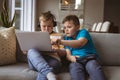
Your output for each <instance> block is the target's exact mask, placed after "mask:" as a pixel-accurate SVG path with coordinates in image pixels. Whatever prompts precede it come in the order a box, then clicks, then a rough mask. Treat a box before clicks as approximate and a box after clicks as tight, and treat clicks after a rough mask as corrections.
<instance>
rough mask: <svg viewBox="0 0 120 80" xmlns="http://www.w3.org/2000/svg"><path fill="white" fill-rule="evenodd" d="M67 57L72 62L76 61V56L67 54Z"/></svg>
mask: <svg viewBox="0 0 120 80" xmlns="http://www.w3.org/2000/svg"><path fill="white" fill-rule="evenodd" d="M67 59H68V60H69V61H71V62H76V56H67Z"/></svg>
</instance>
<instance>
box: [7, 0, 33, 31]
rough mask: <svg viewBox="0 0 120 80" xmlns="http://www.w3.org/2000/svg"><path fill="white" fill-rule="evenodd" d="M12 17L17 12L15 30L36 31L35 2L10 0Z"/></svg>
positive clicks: (30, 0) (31, 0)
mask: <svg viewBox="0 0 120 80" xmlns="http://www.w3.org/2000/svg"><path fill="white" fill-rule="evenodd" d="M9 6H10V9H11V15H12V16H13V14H14V12H16V22H15V24H14V25H15V28H16V29H18V30H21V31H35V27H34V26H35V0H9Z"/></svg>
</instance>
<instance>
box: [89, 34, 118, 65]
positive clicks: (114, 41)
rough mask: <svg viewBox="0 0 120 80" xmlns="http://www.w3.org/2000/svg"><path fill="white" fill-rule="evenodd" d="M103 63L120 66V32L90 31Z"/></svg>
mask: <svg viewBox="0 0 120 80" xmlns="http://www.w3.org/2000/svg"><path fill="white" fill-rule="evenodd" d="M90 34H91V36H92V38H93V41H94V44H95V47H96V50H97V52H98V54H99V56H100V59H101V61H102V64H103V65H112V66H113V65H114V66H117V65H119V66H120V43H119V42H120V34H115V33H90Z"/></svg>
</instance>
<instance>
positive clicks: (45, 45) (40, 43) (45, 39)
mask: <svg viewBox="0 0 120 80" xmlns="http://www.w3.org/2000/svg"><path fill="white" fill-rule="evenodd" d="M16 35H17V39H18V42H19V45H20V48H21V50H23V51H28V50H29V49H31V48H36V49H38V50H40V51H48V52H49V51H50V52H51V51H52V45H51V42H50V35H49V33H48V32H40V31H39V32H17V33H16Z"/></svg>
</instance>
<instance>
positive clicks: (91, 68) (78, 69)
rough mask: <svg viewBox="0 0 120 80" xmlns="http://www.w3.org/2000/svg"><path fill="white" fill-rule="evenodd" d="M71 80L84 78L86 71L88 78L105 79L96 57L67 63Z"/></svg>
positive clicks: (94, 79) (84, 79)
mask: <svg viewBox="0 0 120 80" xmlns="http://www.w3.org/2000/svg"><path fill="white" fill-rule="evenodd" d="M69 71H70V75H71V80H86V73H87V74H88V75H89V77H90V80H106V79H105V76H104V73H103V71H102V68H101V66H100V64H99V63H98V61H97V60H96V59H91V60H85V59H83V60H78V61H77V62H72V63H70V65H69Z"/></svg>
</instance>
